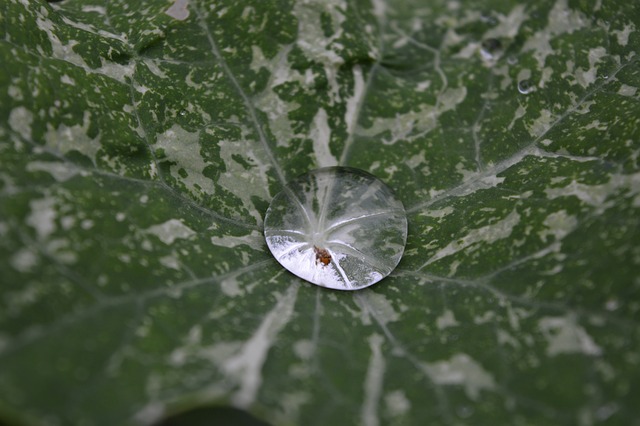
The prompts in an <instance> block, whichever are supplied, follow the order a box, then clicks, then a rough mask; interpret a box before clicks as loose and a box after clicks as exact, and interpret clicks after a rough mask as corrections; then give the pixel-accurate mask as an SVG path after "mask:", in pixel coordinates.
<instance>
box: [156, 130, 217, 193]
mask: <svg viewBox="0 0 640 426" xmlns="http://www.w3.org/2000/svg"><path fill="white" fill-rule="evenodd" d="M154 147H155V148H156V149H158V148H160V149H162V150H163V152H164V155H165V156H166V158H167V159H168V160H169V161H171V162H172V163H174V164H171V168H170V173H171V175H172V176H173V177H175V178H176V180H178V181H179V182H181V183H183V184H184V185H185V186H186V187H187V188H188V189H189V190H190V191H192V192H193V193H196V194H198V193H205V194H213V190H212V189H213V182H212V181H211V179H210V178H208V177H206V176H205V175H204V169H205V168H206V167H207V165H208V164H207V163H206V162H205V161H204V159H203V158H202V155H201V154H200V150H201V147H200V137H199V135H198V132H193V133H192V132H188V131H186V130H184V129H183V128H182V127H180V126H179V125H177V124H174V125H173V126H171V128H170V129H168V130H166V131H165V132H164V133H162V134H160V135H158V138H157V141H156V143H155V145H154ZM160 161H162V160H161V159H160ZM181 171H184V172H185V173H186V177H183V176H181V174H180V173H181Z"/></svg>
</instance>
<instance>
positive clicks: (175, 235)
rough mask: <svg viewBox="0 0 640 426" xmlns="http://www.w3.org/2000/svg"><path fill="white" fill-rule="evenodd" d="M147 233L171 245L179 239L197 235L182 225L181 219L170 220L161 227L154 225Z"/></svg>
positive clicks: (160, 225)
mask: <svg viewBox="0 0 640 426" xmlns="http://www.w3.org/2000/svg"><path fill="white" fill-rule="evenodd" d="M146 232H147V233H149V234H153V235H155V236H156V237H158V238H159V239H160V241H162V242H163V243H165V244H167V245H170V244H173V242H174V241H175V240H178V239H188V238H191V236H193V235H195V233H196V232H195V231H194V230H193V229H191V228H189V227H188V226H187V225H185V224H184V223H182V220H180V219H169V220H168V221H166V222H164V223H161V224H159V225H153V226H151V227H149V228H147V229H146Z"/></svg>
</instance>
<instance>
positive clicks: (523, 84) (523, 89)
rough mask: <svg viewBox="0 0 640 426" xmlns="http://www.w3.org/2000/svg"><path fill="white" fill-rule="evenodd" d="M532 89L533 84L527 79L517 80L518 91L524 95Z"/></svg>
mask: <svg viewBox="0 0 640 426" xmlns="http://www.w3.org/2000/svg"><path fill="white" fill-rule="evenodd" d="M533 90H534V86H533V84H531V81H529V80H520V81H519V82H518V92H520V93H522V94H523V95H526V94H527V93H531V92H533Z"/></svg>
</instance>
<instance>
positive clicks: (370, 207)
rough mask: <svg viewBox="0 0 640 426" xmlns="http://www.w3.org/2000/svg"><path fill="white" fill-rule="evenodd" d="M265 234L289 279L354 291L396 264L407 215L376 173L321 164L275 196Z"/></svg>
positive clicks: (378, 279) (400, 249) (403, 239)
mask: <svg viewBox="0 0 640 426" xmlns="http://www.w3.org/2000/svg"><path fill="white" fill-rule="evenodd" d="M264 235H265V238H266V241H267V246H268V247H269V250H271V253H272V254H273V256H274V257H275V258H276V260H277V261H278V262H279V263H280V264H281V265H282V266H284V267H285V268H286V269H287V270H289V271H290V272H292V273H293V274H295V275H297V276H299V277H300V278H303V279H305V280H307V281H309V282H311V283H313V284H317V285H319V286H323V287H328V288H333V289H338V290H358V289H361V288H364V287H368V286H370V285H372V284H375V283H377V282H378V281H380V280H381V279H383V278H384V277H386V276H387V275H389V274H390V273H391V271H393V269H394V268H395V267H396V266H397V265H398V263H399V262H400V258H401V257H402V254H403V252H404V246H405V244H406V241H407V216H406V213H405V210H404V207H403V205H402V203H401V202H400V200H398V199H397V198H396V197H395V195H394V194H393V192H392V191H391V189H390V188H389V187H388V186H387V185H385V184H384V183H383V182H382V181H381V180H379V179H378V178H376V177H375V176H373V175H370V174H369V173H366V172H364V171H362V170H358V169H353V168H348V167H326V168H322V169H317V170H313V171H311V172H309V173H307V174H305V175H302V176H300V177H298V178H296V179H295V180H293V181H292V182H290V183H288V184H287V185H286V187H285V188H284V189H283V190H282V191H281V192H280V193H278V194H277V195H276V196H275V197H274V199H273V201H271V204H270V205H269V208H268V209H267V213H266V216H265V219H264Z"/></svg>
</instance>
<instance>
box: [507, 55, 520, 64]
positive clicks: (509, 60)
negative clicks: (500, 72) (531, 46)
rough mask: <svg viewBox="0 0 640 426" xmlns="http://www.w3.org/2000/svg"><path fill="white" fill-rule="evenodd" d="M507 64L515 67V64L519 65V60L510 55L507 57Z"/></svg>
mask: <svg viewBox="0 0 640 426" xmlns="http://www.w3.org/2000/svg"><path fill="white" fill-rule="evenodd" d="M507 63H508V64H509V65H515V64H517V63H518V58H517V57H516V56H514V55H509V56H508V57H507Z"/></svg>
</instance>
